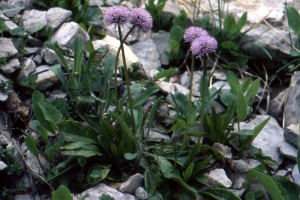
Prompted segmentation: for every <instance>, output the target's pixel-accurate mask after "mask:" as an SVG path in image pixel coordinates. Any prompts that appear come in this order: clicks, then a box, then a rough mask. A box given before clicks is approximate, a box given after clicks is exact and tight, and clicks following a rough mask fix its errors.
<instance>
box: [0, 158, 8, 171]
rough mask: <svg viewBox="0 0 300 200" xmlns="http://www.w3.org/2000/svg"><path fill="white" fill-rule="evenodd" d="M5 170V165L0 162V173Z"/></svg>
mask: <svg viewBox="0 0 300 200" xmlns="http://www.w3.org/2000/svg"><path fill="white" fill-rule="evenodd" d="M6 168H7V165H6V164H5V163H4V162H3V161H1V160H0V171H3V170H5V169H6Z"/></svg>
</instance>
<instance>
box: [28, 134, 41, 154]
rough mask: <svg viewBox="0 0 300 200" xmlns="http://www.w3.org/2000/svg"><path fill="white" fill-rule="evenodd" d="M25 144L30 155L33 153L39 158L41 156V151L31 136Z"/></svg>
mask: <svg viewBox="0 0 300 200" xmlns="http://www.w3.org/2000/svg"><path fill="white" fill-rule="evenodd" d="M25 144H26V147H27V149H28V150H29V151H30V153H32V154H33V155H34V156H35V157H36V158H37V157H38V156H39V151H38V148H37V146H36V141H35V139H34V138H33V137H32V136H31V135H28V136H26V138H25Z"/></svg>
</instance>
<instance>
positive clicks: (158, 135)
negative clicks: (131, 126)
mask: <svg viewBox="0 0 300 200" xmlns="http://www.w3.org/2000/svg"><path fill="white" fill-rule="evenodd" d="M148 138H149V139H155V138H163V139H168V140H170V136H168V135H165V134H161V133H159V132H156V131H152V130H151V129H150V132H149V135H148Z"/></svg>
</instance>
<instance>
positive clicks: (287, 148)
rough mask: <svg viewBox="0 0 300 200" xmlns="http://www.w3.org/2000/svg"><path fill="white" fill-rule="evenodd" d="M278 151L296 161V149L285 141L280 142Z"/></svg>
mask: <svg viewBox="0 0 300 200" xmlns="http://www.w3.org/2000/svg"><path fill="white" fill-rule="evenodd" d="M279 149H280V153H281V155H283V156H284V157H286V158H288V159H290V160H294V161H297V149H296V148H295V147H293V146H292V145H291V144H289V143H287V142H285V141H284V142H282V143H281V144H280V146H279Z"/></svg>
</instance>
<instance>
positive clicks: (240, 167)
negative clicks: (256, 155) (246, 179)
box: [233, 159, 261, 173]
mask: <svg viewBox="0 0 300 200" xmlns="http://www.w3.org/2000/svg"><path fill="white" fill-rule="evenodd" d="M233 162H234V168H235V170H236V172H237V173H248V172H249V171H250V170H251V169H253V168H255V167H257V166H258V165H260V164H261V163H260V162H259V161H257V160H253V159H248V160H233Z"/></svg>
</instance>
